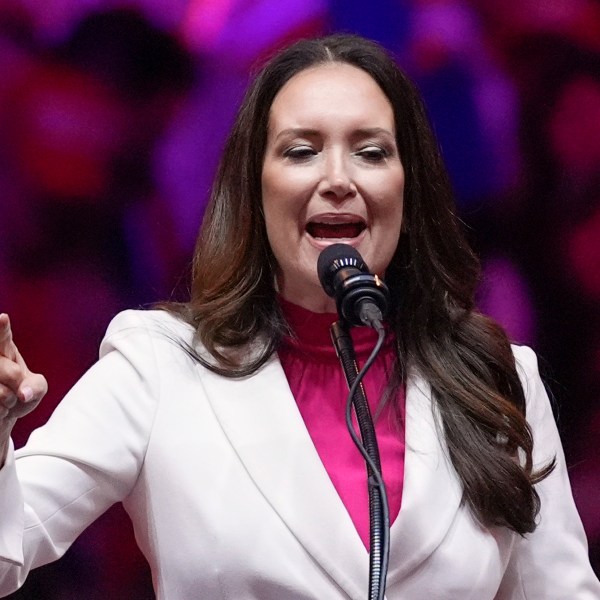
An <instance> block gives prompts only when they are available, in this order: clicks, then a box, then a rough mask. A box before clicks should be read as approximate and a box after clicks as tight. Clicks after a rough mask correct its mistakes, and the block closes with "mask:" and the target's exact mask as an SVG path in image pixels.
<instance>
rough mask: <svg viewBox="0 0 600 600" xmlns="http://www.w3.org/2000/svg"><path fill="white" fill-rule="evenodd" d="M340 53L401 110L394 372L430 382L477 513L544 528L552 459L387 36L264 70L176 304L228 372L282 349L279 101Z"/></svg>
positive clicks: (281, 59) (312, 45)
mask: <svg viewBox="0 0 600 600" xmlns="http://www.w3.org/2000/svg"><path fill="white" fill-rule="evenodd" d="M329 62H340V63H347V64H350V65H354V66H356V67H358V68H360V69H362V70H364V71H366V72H367V73H368V74H369V75H371V77H373V79H374V80H375V81H376V82H377V83H378V84H379V86H380V87H381V89H382V90H383V92H384V93H385V95H386V96H387V97H388V99H389V101H390V102H391V104H392V107H393V110H394V117H395V121H396V124H397V127H396V129H397V144H398V149H399V153H400V157H401V159H402V162H403V166H404V169H405V173H406V186H405V194H404V223H403V231H402V234H401V237H400V243H399V245H398V248H397V250H396V253H395V255H394V257H393V259H392V263H391V264H390V266H389V267H388V270H387V272H386V282H387V284H388V286H389V287H390V290H391V292H392V297H393V309H392V316H391V321H392V324H393V326H394V328H395V330H396V333H397V339H398V361H397V364H396V369H395V373H394V376H393V378H392V379H393V383H392V385H394V382H395V385H397V384H398V382H399V381H401V380H402V379H404V378H405V377H406V375H407V371H408V370H409V369H410V370H411V371H413V370H415V371H417V372H419V373H420V374H421V375H422V376H424V377H425V378H426V379H427V380H428V381H429V382H430V384H431V387H432V391H433V396H434V399H435V407H436V411H437V413H438V415H439V421H440V424H441V429H442V430H443V435H444V437H445V440H446V444H447V448H448V453H449V457H450V459H451V461H452V464H453V466H454V468H455V470H456V472H457V474H458V477H459V478H460V480H461V482H462V486H463V491H464V500H465V502H466V503H467V504H468V505H469V507H470V508H471V509H472V511H473V513H474V514H475V515H476V517H477V518H478V519H479V520H480V521H481V522H482V523H483V524H485V525H488V526H491V525H501V526H506V527H509V528H510V529H512V530H514V531H516V532H518V533H520V534H524V533H526V532H530V531H533V530H534V528H535V517H536V515H537V512H538V511H539V504H540V501H539V497H538V495H537V492H536V491H535V488H534V484H535V483H537V482H538V481H540V480H541V479H543V478H544V477H545V476H547V475H548V474H549V473H550V471H551V470H552V467H553V465H552V464H551V465H549V466H547V467H545V468H543V469H542V470H540V471H537V472H534V471H533V466H532V450H533V439H532V434H531V431H530V428H529V426H528V424H527V422H526V420H525V396H524V393H523V389H522V386H521V383H520V381H519V378H518V376H517V372H516V367H515V360H514V357H513V354H512V351H511V348H510V344H509V342H508V339H507V337H506V335H505V333H504V331H503V330H502V329H501V328H500V327H499V326H498V325H496V324H495V323H494V322H493V321H491V320H490V319H488V318H487V317H484V316H483V315H481V314H480V313H478V312H477V311H476V310H475V309H474V300H473V298H474V294H475V290H476V287H477V283H478V279H479V263H478V260H477V258H476V257H475V256H474V254H473V252H472V251H471V249H470V247H469V245H468V244H467V242H466V240H465V237H464V235H463V233H462V231H461V228H460V226H459V221H458V219H457V217H456V215H455V213H454V210H455V209H454V202H453V197H452V192H451V189H450V185H449V182H448V178H447V175H446V171H445V168H444V166H443V163H442V160H441V157H440V153H439V150H438V147H437V144H436V141H435V139H434V137H433V134H432V132H431V128H430V125H429V123H428V120H427V117H426V115H425V111H424V109H423V106H422V102H421V99H420V96H419V94H418V92H417V91H416V89H415V88H414V86H413V85H412V83H411V82H410V81H409V80H408V79H407V78H406V76H405V75H404V74H403V73H402V72H401V71H400V70H399V69H398V68H397V66H396V65H395V63H394V61H393V60H392V59H391V58H390V57H389V56H388V55H387V54H386V53H385V51H384V50H383V49H382V48H380V47H379V46H378V45H377V44H375V43H373V42H370V41H368V40H365V39H363V38H360V37H357V36H352V35H334V36H329V37H325V38H321V39H313V40H304V41H300V42H298V43H296V44H294V45H292V46H290V47H289V48H287V49H285V50H284V51H283V52H281V53H279V54H278V55H276V56H275V57H274V58H273V59H272V60H271V61H270V62H269V63H268V64H267V65H266V66H265V67H264V69H263V70H262V71H261V72H260V73H259V75H258V76H257V78H256V79H255V81H254V83H253V84H252V85H251V87H250V88H249V90H248V92H247V94H246V97H245V99H244V101H243V104H242V106H241V109H240V111H239V113H238V116H237V119H236V122H235V124H234V127H233V130H232V132H231V134H230V137H229V139H228V142H227V145H226V148H225V152H224V155H223V158H222V161H221V164H220V167H219V170H218V173H217V177H216V181H215V184H214V188H213V191H212V197H211V201H210V204H209V207H208V209H207V212H206V215H205V217H204V221H203V224H202V228H201V231H200V236H199V239H198V243H197V246H196V250H195V254H194V264H193V277H192V293H191V299H190V301H189V302H188V303H186V304H184V305H179V306H174V305H171V306H170V308H171V310H173V311H175V312H177V313H179V314H180V315H183V316H184V318H185V319H186V320H187V321H188V322H190V323H192V324H193V325H194V327H195V328H196V331H197V337H198V339H199V341H200V342H201V343H202V344H203V345H204V347H205V348H206V349H207V350H208V352H209V353H210V355H211V356H212V358H213V361H214V362H213V361H206V360H205V359H202V358H201V357H197V358H198V360H200V361H201V362H203V364H205V365H206V366H207V367H208V368H209V369H211V370H213V371H215V372H217V373H220V374H222V375H224V376H227V377H239V376H245V375H248V374H251V373H254V372H256V371H257V370H258V369H259V368H260V367H261V366H262V365H263V364H264V363H265V362H266V361H267V360H268V359H269V357H270V356H271V355H272V353H273V352H274V351H275V350H276V349H277V346H278V344H279V342H280V340H281V336H282V335H283V334H284V332H285V331H286V324H285V321H284V319H283V317H282V315H281V312H280V309H279V306H278V303H277V299H276V292H275V288H274V270H275V269H274V267H275V260H274V257H273V255H272V253H271V250H270V247H269V244H268V241H267V234H266V229H265V222H264V217H263V213H262V206H261V171H262V164H263V157H264V153H265V145H266V136H267V124H268V119H269V110H270V107H271V104H272V102H273V99H274V98H275V95H276V94H277V92H278V91H279V90H280V89H281V88H282V86H283V85H284V84H285V83H286V82H287V81H288V80H289V79H290V78H292V77H293V76H294V75H295V74H297V73H299V72H300V71H302V70H304V69H306V68H309V67H313V66H316V65H319V64H323V63H329ZM250 347H252V348H251V350H250ZM519 450H520V451H521V452H522V454H523V455H524V457H525V460H524V464H523V465H521V464H519V460H518V451H519Z"/></svg>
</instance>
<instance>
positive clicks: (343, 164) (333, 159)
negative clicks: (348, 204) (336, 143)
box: [318, 153, 356, 200]
mask: <svg viewBox="0 0 600 600" xmlns="http://www.w3.org/2000/svg"><path fill="white" fill-rule="evenodd" d="M318 192H319V194H321V196H323V197H325V198H330V199H332V200H344V199H345V198H349V197H352V196H354V195H356V185H355V184H354V180H353V177H352V171H351V166H350V165H349V164H348V162H347V158H346V157H344V156H343V155H340V154H338V153H332V154H330V155H328V156H327V157H326V159H325V160H324V161H323V171H322V173H321V179H320V181H319V186H318Z"/></svg>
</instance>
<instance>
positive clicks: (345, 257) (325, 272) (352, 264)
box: [317, 244, 369, 298]
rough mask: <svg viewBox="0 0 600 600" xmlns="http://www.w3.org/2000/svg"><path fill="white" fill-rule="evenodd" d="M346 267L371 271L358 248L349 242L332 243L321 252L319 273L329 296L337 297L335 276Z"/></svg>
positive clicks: (360, 270) (362, 271)
mask: <svg viewBox="0 0 600 600" xmlns="http://www.w3.org/2000/svg"><path fill="white" fill-rule="evenodd" d="M344 268H350V269H356V270H357V271H359V272H361V273H368V272H369V268H368V267H367V265H366V264H365V261H364V260H363V258H362V256H361V255H360V254H359V252H358V250H356V249H355V248H353V247H352V246H349V245H348V244H332V245H331V246H327V248H325V250H323V251H322V252H321V254H319V258H318V260H317V273H318V275H319V281H320V282H321V285H322V286H323V289H324V290H325V293H326V294H327V295H328V296H332V297H334V298H335V288H334V280H335V276H336V275H337V273H338V271H340V270H341V269H344Z"/></svg>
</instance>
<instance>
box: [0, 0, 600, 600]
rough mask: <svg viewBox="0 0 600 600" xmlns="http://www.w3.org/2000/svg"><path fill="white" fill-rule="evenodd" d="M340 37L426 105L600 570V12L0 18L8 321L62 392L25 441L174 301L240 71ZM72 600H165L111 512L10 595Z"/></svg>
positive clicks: (97, 8) (497, 308)
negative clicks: (399, 76)
mask: <svg viewBox="0 0 600 600" xmlns="http://www.w3.org/2000/svg"><path fill="white" fill-rule="evenodd" d="M165 7H168V8H165ZM330 31H354V32H356V33H360V34H362V35H366V36H368V37H371V38H373V39H375V40H378V41H380V42H381V43H382V44H383V45H385V46H386V47H387V48H388V49H389V50H390V51H391V52H393V53H394V54H395V56H397V58H398V61H399V63H400V64H401V65H402V66H403V67H404V68H405V69H406V70H407V71H408V73H409V74H410V75H411V77H412V78H413V80H414V81H415V82H416V83H417V84H418V86H419V87H420V89H421V91H422V93H423V96H424V98H425V101H426V104H427V108H428V112H429V114H430V117H431V119H432V121H433V124H434V128H435V131H436V133H437V135H438V138H439V141H440V144H441V147H442V151H443V154H444V157H445V159H446V162H447V165H448V168H449V170H450V175H451V178H452V181H453V184H454V187H455V190H456V194H457V200H458V207H459V211H460V215H461V218H462V219H463V221H464V222H465V224H466V226H467V228H468V232H469V236H470V238H471V240H472V242H473V244H474V246H475V247H476V249H477V250H478V252H479V254H480V256H481V257H482V261H483V267H484V269H483V274H484V277H483V280H482V284H481V289H480V295H479V299H480V306H481V308H482V309H483V310H484V311H485V312H487V313H489V314H491V315H492V316H494V317H495V318H496V319H497V320H498V321H499V322H500V323H502V324H503V325H504V326H505V327H506V328H507V330H508V331H509V334H510V336H511V338H512V339H513V340H514V341H515V342H517V343H526V344H529V345H532V346H533V347H534V349H535V350H536V351H537V353H538V355H539V357H540V360H541V365H542V373H543V375H544V376H545V380H546V382H547V384H548V386H549V388H550V390H551V392H552V394H553V396H554V405H555V409H556V416H557V419H558V423H559V428H560V430H561V433H562V435H563V440H564V445H565V450H566V453H567V461H568V464H569V466H570V474H571V480H572V485H573V489H574V493H575V498H576V502H577V504H578V507H579V510H580V512H581V516H582V519H583V521H584V525H585V527H586V531H587V534H588V538H589V541H590V552H591V557H592V563H593V565H594V568H595V569H596V572H597V573H599V574H600V453H599V452H598V450H597V449H598V448H599V447H600V185H599V184H600V2H599V1H598V0H548V1H547V2H543V3H541V2H537V1H535V0H504V1H503V2H495V1H492V0H477V1H475V0H471V1H468V0H380V1H378V2H373V3H368V4H365V3H363V2H358V1H354V0H344V1H342V0H329V1H327V0H291V1H289V2H280V1H279V0H220V1H217V0H177V1H172V2H169V3H166V4H165V3H163V2H159V1H158V0H137V1H127V2H125V1H119V0H86V1H85V2H81V0H46V1H45V2H43V3H41V2H36V1H34V0H3V1H2V3H0V140H1V142H2V143H0V208H1V213H0V311H2V312H8V313H9V314H10V315H11V319H12V323H13V329H14V331H15V336H16V339H17V341H18V344H19V347H20V349H21V351H22V353H23V355H24V356H26V358H27V361H28V364H29V365H30V366H31V368H32V369H33V370H36V371H39V372H42V373H44V374H45V375H46V376H47V378H48V381H49V385H50V391H49V393H48V396H47V398H46V399H45V401H44V402H43V404H42V405H41V406H40V408H39V409H38V410H37V411H35V412H34V413H32V414H31V415H30V416H28V417H27V418H25V419H22V421H21V422H19V423H18V424H17V427H16V430H15V434H14V438H15V443H16V445H17V446H20V445H22V444H23V443H24V442H25V440H26V438H27V436H28V434H29V432H30V431H31V430H32V429H33V428H34V427H36V426H38V425H39V424H41V423H43V422H45V420H46V419H47V418H48V416H49V414H50V413H51V412H52V410H53V408H54V406H55V405H56V404H57V402H58V401H59V400H60V398H61V397H62V396H63V395H64V393H65V392H66V390H67V389H68V388H69V387H70V386H71V385H72V384H73V383H74V381H75V380H76V379H77V378H78V377H79V376H80V375H81V373H82V372H83V371H84V370H85V369H86V368H88V367H89V366H90V365H91V364H92V363H93V362H94V360H95V358H96V355H97V348H98V345H99V342H100V340H101V338H102V335H103V332H104V330H105V328H106V326H107V324H108V322H109V320H110V319H111V317H112V316H114V314H115V313H116V312H118V311H119V310H121V309H124V308H129V307H137V306H141V305H144V306H146V305H151V304H152V303H153V302H155V301H158V300H164V299H167V298H178V297H183V296H185V290H186V283H187V279H186V276H187V271H188V267H189V259H190V257H191V251H192V247H193V243H194V238H195V234H196V231H197V229H198V226H199V223H200V221H201V219H202V213H203V209H204V206H205V204H206V200H207V196H208V193H209V188H210V185H211V179H212V176H213V173H214V171H215V168H216V165H217V162H218V159H219V155H220V151H221V148H222V146H223V143H224V139H225V136H226V134H227V131H228V128H229V126H230V124H231V120H232V118H233V115H234V113H235V110H236V108H237V106H238V103H239V101H240V99H241V95H242V93H243V91H244V88H245V85H246V83H247V81H248V78H249V76H250V74H251V73H252V71H253V70H254V69H255V68H256V67H257V66H258V65H260V64H261V62H262V61H263V60H264V59H265V57H267V56H269V55H270V53H271V52H272V51H273V50H274V49H276V48H279V47H281V46H282V45H285V44H286V43H288V42H290V41H292V40H294V39H297V38H299V37H305V36H313V35H318V34H321V33H326V32H330ZM398 126H399V127H402V123H398ZM173 493H174V494H175V493H177V490H173ZM198 535H200V534H198ZM81 597H86V598H90V599H92V600H93V599H94V598H96V597H97V598H113V599H124V600H125V599H128V600H131V599H135V600H145V599H146V598H152V597H153V594H152V591H151V585H150V582H149V575H148V570H147V568H146V567H145V564H144V561H143V558H142V557H141V555H140V554H139V552H138V551H137V549H136V546H135V541H134V539H133V534H132V532H131V527H130V526H129V525H128V522H127V517H126V516H125V515H124V513H123V511H122V509H121V508H118V507H115V508H113V509H111V510H110V511H109V512H108V513H107V514H106V515H105V516H104V517H103V518H102V519H101V520H100V521H99V522H97V523H96V524H95V525H94V526H92V527H91V528H90V529H89V530H88V531H87V532H86V533H85V534H84V535H83V536H82V538H81V539H80V540H78V542H77V543H76V544H75V545H74V546H73V548H71V550H69V552H68V553H67V556H66V557H65V558H64V559H63V560H62V561H60V562H59V563H58V564H56V565H51V566H48V567H43V568H42V569H39V570H38V571H37V572H36V573H34V574H33V575H31V577H30V580H29V581H28V582H27V584H26V585H25V586H24V588H23V589H22V590H21V591H20V592H18V593H16V594H14V595H13V596H12V598H14V599H29V598H45V599H47V600H64V599H71V598H81Z"/></svg>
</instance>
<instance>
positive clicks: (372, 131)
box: [275, 127, 395, 139]
mask: <svg viewBox="0 0 600 600" xmlns="http://www.w3.org/2000/svg"><path fill="white" fill-rule="evenodd" d="M382 134H383V135H387V136H390V137H392V138H394V139H395V135H394V133H393V132H392V131H390V130H389V129H385V128H383V127H363V128H360V129H356V130H355V131H353V132H352V135H353V136H355V137H368V136H370V135H382ZM286 135H295V136H300V137H314V136H316V135H319V130H318V129H308V128H305V127H290V128H288V129H283V130H282V131H280V132H279V133H278V134H277V136H276V138H275V139H279V138H280V137H283V136H286Z"/></svg>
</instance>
